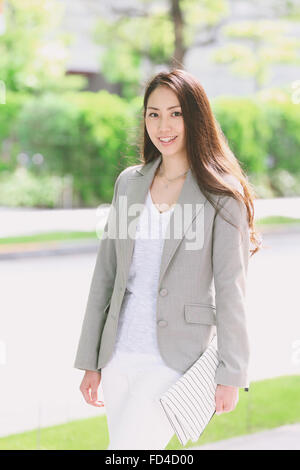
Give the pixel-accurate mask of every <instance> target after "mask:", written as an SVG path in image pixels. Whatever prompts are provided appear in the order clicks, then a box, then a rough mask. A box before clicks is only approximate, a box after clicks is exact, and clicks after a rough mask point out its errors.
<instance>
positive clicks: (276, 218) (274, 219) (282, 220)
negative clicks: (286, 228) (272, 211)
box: [255, 215, 300, 227]
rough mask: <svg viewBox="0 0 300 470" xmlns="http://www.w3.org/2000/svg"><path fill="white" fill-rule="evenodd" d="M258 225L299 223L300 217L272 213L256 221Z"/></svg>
mask: <svg viewBox="0 0 300 470" xmlns="http://www.w3.org/2000/svg"><path fill="white" fill-rule="evenodd" d="M255 223H256V225H257V226H262V227H263V226H265V225H266V226H270V225H274V226H277V225H299V224H300V219H296V218H293V217H285V216H282V215H272V216H269V217H263V218H261V219H258V220H256V221H255Z"/></svg>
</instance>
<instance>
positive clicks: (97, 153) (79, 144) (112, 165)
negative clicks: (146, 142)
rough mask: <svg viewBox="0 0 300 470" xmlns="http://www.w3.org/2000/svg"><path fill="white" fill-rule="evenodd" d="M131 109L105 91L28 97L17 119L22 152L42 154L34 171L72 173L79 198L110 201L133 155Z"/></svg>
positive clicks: (86, 202)
mask: <svg viewBox="0 0 300 470" xmlns="http://www.w3.org/2000/svg"><path fill="white" fill-rule="evenodd" d="M134 124H135V119H134V113H133V112H132V108H131V107H130V106H129V105H128V103H126V102H125V101H124V100H122V99H121V98H120V97H119V96H117V95H114V94H110V93H109V92H107V91H106V90H102V91H100V92H98V93H92V92H82V93H79V94H78V93H66V94H64V95H63V96H62V95H59V96H57V95H55V94H50V93H48V94H45V95H43V96H42V97H39V98H32V99H30V100H27V101H26V102H25V104H24V107H23V109H22V111H21V112H20V114H19V116H18V119H17V123H16V129H17V137H18V140H19V142H20V145H21V148H22V151H23V152H25V153H26V154H28V155H33V154H35V153H37V152H38V153H40V154H42V155H43V157H44V163H43V165H40V166H39V167H37V166H35V165H33V164H32V165H31V170H32V171H33V172H34V173H42V174H57V175H60V176H63V175H65V174H66V173H68V174H72V176H73V190H74V191H75V193H76V194H77V196H78V203H79V204H81V205H82V204H83V205H95V204H97V203H99V200H102V201H104V202H106V201H111V199H112V196H113V186H114V181H115V179H116V177H117V175H118V174H119V173H120V171H121V170H122V169H124V168H125V167H126V166H127V165H128V161H127V160H126V157H127V156H129V157H130V156H131V157H132V155H133V146H134V145H135V143H131V142H130V136H131V133H132V131H133V129H134Z"/></svg>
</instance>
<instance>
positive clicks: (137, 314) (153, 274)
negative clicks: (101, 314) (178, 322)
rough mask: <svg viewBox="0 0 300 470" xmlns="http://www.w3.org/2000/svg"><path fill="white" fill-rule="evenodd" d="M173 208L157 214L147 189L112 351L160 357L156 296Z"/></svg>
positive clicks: (157, 211)
mask: <svg viewBox="0 0 300 470" xmlns="http://www.w3.org/2000/svg"><path fill="white" fill-rule="evenodd" d="M173 210H174V207H172V208H171V209H169V210H167V211H164V212H162V213H160V212H159V210H158V209H157V207H156V206H155V205H154V203H153V201H152V197H151V193H150V189H149V190H148V193H147V197H146V201H145V204H144V208H143V210H142V212H141V214H140V217H139V220H138V223H137V228H136V234H135V242H134V249H133V255H132V261H131V265H130V270H129V276H128V281H127V286H126V288H127V289H126V291H125V294H124V298H123V302H122V306H121V310H120V314H119V322H118V330H117V339H116V345H115V350H117V349H118V350H119V351H123V352H137V353H145V354H152V355H154V356H156V357H157V358H160V352H159V349H158V344H157V333H156V299H157V293H158V280H159V271H160V264H161V254H162V249H163V243H164V234H165V231H166V228H167V225H168V223H169V219H170V216H171V214H172V211H173ZM161 361H162V360H161ZM162 362H163V361H162Z"/></svg>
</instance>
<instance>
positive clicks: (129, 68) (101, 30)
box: [94, 0, 229, 98]
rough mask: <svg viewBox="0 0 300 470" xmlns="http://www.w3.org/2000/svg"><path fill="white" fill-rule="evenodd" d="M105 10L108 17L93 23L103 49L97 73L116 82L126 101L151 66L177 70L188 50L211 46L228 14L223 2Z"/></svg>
mask: <svg viewBox="0 0 300 470" xmlns="http://www.w3.org/2000/svg"><path fill="white" fill-rule="evenodd" d="M111 3H112V4H113V2H111ZM110 9H111V13H112V15H113V18H112V19H110V20H107V19H104V18H101V19H100V20H99V21H98V22H97V26H96V29H95V33H94V38H95V41H96V42H97V43H98V44H101V45H102V46H104V47H103V52H102V55H101V58H100V62H101V72H102V73H103V75H104V76H105V78H106V79H107V80H108V81H109V82H112V83H121V86H122V95H123V96H124V97H126V98H131V97H134V96H136V95H137V94H139V92H140V90H139V87H140V84H141V82H142V81H143V79H144V77H145V76H144V73H145V74H146V75H148V73H149V72H152V71H154V69H155V66H157V65H166V66H167V67H172V66H176V67H178V68H180V67H182V66H183V65H184V59H185V56H186V54H187V52H188V51H189V50H191V49H192V48H195V47H200V46H205V45H208V44H211V43H213V42H214V41H215V40H216V35H217V32H218V30H219V29H220V27H221V26H222V25H224V23H225V22H226V21H227V17H228V12H229V8H228V2H227V0H168V1H167V2H165V3H162V2H161V1H153V0H151V1H149V0H140V2H139V4H137V6H136V7H126V6H122V7H119V6H118V7H116V6H113V5H111V7H110Z"/></svg>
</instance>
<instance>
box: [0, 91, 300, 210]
mask: <svg viewBox="0 0 300 470" xmlns="http://www.w3.org/2000/svg"><path fill="white" fill-rule="evenodd" d="M291 91H292V90H284V89H280V90H276V89H274V90H264V91H262V92H260V93H257V94H256V95H254V96H252V97H243V98H237V97H230V96H226V97H224V96H223V97H218V98H216V99H214V100H212V103H211V104H212V108H213V111H214V113H215V116H216V118H217V120H218V122H219V124H220V126H221V128H222V130H223V132H224V134H225V137H226V139H227V140H228V143H229V145H230V147H231V148H232V150H233V152H234V154H235V155H236V157H237V158H238V159H239V161H240V163H241V166H242V168H243V169H244V170H245V172H246V174H247V175H248V176H249V179H250V181H251V182H253V184H254V186H255V189H256V191H257V194H258V196H259V197H273V196H277V197H280V196H295V195H300V159H299V155H300V138H299V135H300V133H299V122H300V107H299V106H297V105H296V104H295V103H294V102H293V101H292V98H291ZM141 119H142V97H141V96H138V97H136V98H135V99H133V100H131V101H128V100H124V99H122V98H120V97H119V96H118V95H114V94H110V93H109V92H107V91H105V90H102V91H100V92H97V93H92V92H81V93H73V92H69V93H63V94H62V93H61V94H59V95H58V94H54V93H45V94H43V95H42V96H40V97H34V96H31V95H30V96H28V95H25V94H23V95H22V94H19V93H17V94H14V93H10V94H9V99H8V102H7V104H6V106H2V107H1V114H0V138H1V141H0V144H1V145H2V148H1V146H0V149H1V158H0V177H1V190H0V204H1V205H29V206H30V205H33V206H35V205H36V206H39V205H40V206H49V207H53V206H55V204H56V205H58V206H59V202H58V201H59V194H58V193H60V192H61V191H62V187H61V186H60V185H61V184H63V182H62V177H64V176H66V175H71V176H72V191H73V203H74V207H77V206H93V207H95V206H96V205H98V204H100V203H106V202H107V203H110V202H111V199H112V196H113V188H114V183H115V180H116V177H117V176H118V174H119V173H120V172H121V171H122V170H123V169H124V168H126V167H128V166H129V165H134V164H137V163H139V160H138V155H139V152H138V146H137V144H138V142H137V138H138V137H139V130H140V129H141V128H140V124H141ZM37 157H38V158H37ZM25 169H26V172H25ZM5 170H6V171H5ZM17 170H20V171H21V170H24V171H23V173H22V172H20V173H19V172H18V171H17ZM1 174H2V176H1ZM48 177H49V181H48V180H47V178H48ZM52 177H53V178H54V179H51V178H52ZM55 177H57V178H58V179H57V180H56V179H55ZM59 181H60V182H59ZM59 188H60V189H59ZM39 194H40V195H39Z"/></svg>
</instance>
